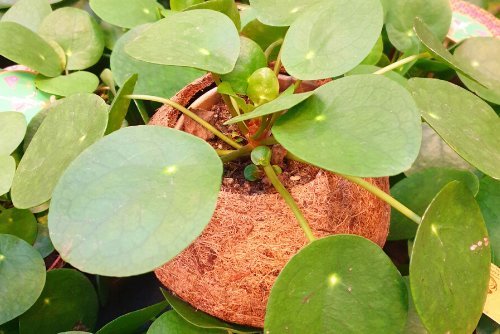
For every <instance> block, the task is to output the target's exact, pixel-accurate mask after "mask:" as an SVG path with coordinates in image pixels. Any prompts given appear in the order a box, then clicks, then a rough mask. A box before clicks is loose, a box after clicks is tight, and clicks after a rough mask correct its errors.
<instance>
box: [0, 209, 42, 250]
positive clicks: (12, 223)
mask: <svg viewBox="0 0 500 334" xmlns="http://www.w3.org/2000/svg"><path fill="white" fill-rule="evenodd" d="M37 233H38V227H37V222H36V219H35V216H33V214H32V213H31V212H30V211H29V210H19V209H16V208H12V209H7V210H3V211H1V210H0V234H11V235H15V236H16V237H18V238H20V239H22V240H24V241H26V242H27V243H29V244H30V245H32V244H33V243H34V242H35V239H36V235H37Z"/></svg>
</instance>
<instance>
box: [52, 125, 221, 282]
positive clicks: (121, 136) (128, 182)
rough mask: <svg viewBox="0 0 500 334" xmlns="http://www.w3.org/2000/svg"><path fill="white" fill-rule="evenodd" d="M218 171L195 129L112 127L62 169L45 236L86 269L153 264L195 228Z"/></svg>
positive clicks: (210, 202) (205, 216)
mask: <svg viewBox="0 0 500 334" xmlns="http://www.w3.org/2000/svg"><path fill="white" fill-rule="evenodd" d="M221 175H222V164H221V161H220V159H219V158H218V156H217V154H216V153H215V151H214V150H213V149H212V147H211V146H210V145H208V144H207V143H205V142H204V141H202V140H201V139H199V138H197V137H194V136H192V135H188V134H186V133H184V132H181V131H177V130H173V129H168V128H163V127H157V126H138V127H129V128H124V129H121V130H119V131H115V132H114V133H112V134H110V135H108V136H106V137H105V138H103V139H102V140H100V141H99V142H97V143H96V144H94V145H93V146H91V147H90V148H89V149H87V150H86V151H85V152H83V153H82V154H81V155H80V156H79V157H78V158H77V159H76V160H75V161H74V162H73V163H72V164H71V166H70V167H69V168H68V169H67V170H66V172H65V173H64V175H63V176H62V178H61V180H60V181H59V183H58V185H57V187H56V189H55V190H54V196H53V198H52V202H51V206H50V213H49V231H50V237H51V239H52V242H53V244H54V246H55V248H56V249H57V250H58V251H59V253H60V254H61V257H62V258H63V259H64V260H65V261H66V262H69V263H71V264H72V265H73V266H74V267H76V268H78V269H80V270H82V271H84V272H88V273H95V274H100V275H103V276H131V275H137V274H141V273H145V272H148V271H151V270H153V269H154V268H156V267H158V266H160V265H162V264H163V263H165V262H167V261H169V260H170V259H172V258H173V257H174V256H176V255H177V254H178V253H180V252H181V251H182V250H183V249H184V248H186V247H187V246H188V245H189V244H190V243H191V242H192V241H193V240H194V239H196V238H197V237H198V236H199V235H200V233H201V232H202V230H203V229H204V228H205V226H206V225H207V224H208V222H209V221H210V218H211V216H212V213H213V211H214V209H215V203H216V200H217V195H218V192H219V187H220V184H221ZM124 222H126V224H124ZM117 233H118V234H119V235H120V237H119V238H117ZM124 253H127V254H130V256H128V257H127V258H124V257H123V254H124Z"/></svg>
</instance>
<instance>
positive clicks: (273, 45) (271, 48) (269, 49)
mask: <svg viewBox="0 0 500 334" xmlns="http://www.w3.org/2000/svg"><path fill="white" fill-rule="evenodd" d="M281 44H283V38H280V39H278V40H276V41H274V42H272V43H271V44H270V45H269V46H268V47H267V49H266V51H264V54H265V55H266V59H267V61H269V57H271V53H273V51H274V49H276V47H277V46H280V45H281Z"/></svg>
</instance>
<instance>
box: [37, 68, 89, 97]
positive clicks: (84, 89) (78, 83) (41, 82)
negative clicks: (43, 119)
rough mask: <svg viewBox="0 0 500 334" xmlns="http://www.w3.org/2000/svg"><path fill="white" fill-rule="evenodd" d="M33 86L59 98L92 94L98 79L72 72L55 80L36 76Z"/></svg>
mask: <svg viewBox="0 0 500 334" xmlns="http://www.w3.org/2000/svg"><path fill="white" fill-rule="evenodd" d="M35 85H36V87H37V88H38V89H40V90H41V91H44V92H46V93H49V94H54V95H59V96H69V95H73V94H76V93H92V92H94V91H95V90H96V89H97V86H99V78H98V77H97V76H96V75H95V74H93V73H91V72H86V71H78V72H73V73H70V74H68V75H60V76H58V77H55V78H46V77H44V76H40V75H39V76H37V78H36V79H35Z"/></svg>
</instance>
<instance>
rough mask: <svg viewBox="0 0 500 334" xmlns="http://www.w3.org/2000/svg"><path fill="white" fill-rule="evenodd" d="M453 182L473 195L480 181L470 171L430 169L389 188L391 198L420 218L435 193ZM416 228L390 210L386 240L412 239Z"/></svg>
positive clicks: (415, 225)
mask: <svg viewBox="0 0 500 334" xmlns="http://www.w3.org/2000/svg"><path fill="white" fill-rule="evenodd" d="M453 180H457V181H460V182H463V183H464V184H465V185H467V187H468V188H469V190H470V191H471V192H472V193H473V194H474V195H476V194H477V192H478V190H479V181H478V179H477V177H476V176H475V175H474V174H472V173H471V172H468V171H464V170H458V169H451V168H429V169H426V170H424V171H422V172H420V173H416V174H413V175H411V176H410V177H408V178H406V179H403V180H402V181H399V182H398V183H396V185H394V186H393V187H392V188H391V196H392V197H394V198H395V199H397V200H398V201H399V202H400V203H403V204H404V205H405V206H406V207H408V208H409V209H410V210H412V211H413V212H415V213H416V214H418V215H420V216H421V215H423V214H424V211H425V209H426V208H427V206H428V205H429V203H430V202H431V201H432V199H433V198H434V197H435V196H436V195H437V193H438V192H439V191H440V190H441V189H442V188H443V187H444V186H445V185H447V184H448V183H450V182H451V181H453ZM417 227H418V225H417V224H415V223H414V222H413V221H411V220H410V219H408V218H406V216H404V215H402V214H401V213H400V212H399V211H397V210H394V209H392V211H391V228H390V232H389V237H388V238H389V239H390V240H401V239H412V238H413V237H414V236H415V233H416V232H417Z"/></svg>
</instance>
